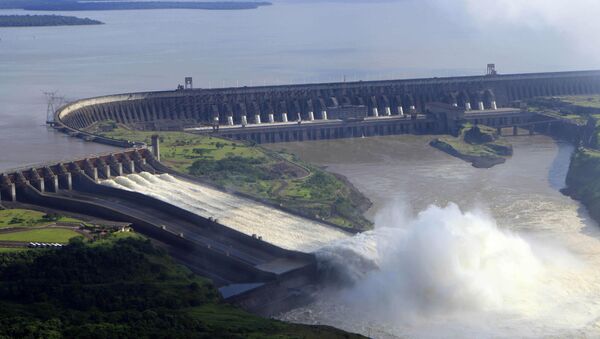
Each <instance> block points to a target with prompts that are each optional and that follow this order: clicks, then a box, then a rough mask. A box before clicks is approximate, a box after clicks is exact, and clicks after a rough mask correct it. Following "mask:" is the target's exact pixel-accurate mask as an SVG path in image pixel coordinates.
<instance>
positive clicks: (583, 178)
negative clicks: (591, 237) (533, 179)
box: [563, 147, 600, 222]
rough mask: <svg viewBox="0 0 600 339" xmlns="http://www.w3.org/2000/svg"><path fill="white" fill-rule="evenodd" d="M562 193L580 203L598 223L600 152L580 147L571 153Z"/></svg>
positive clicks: (599, 207)
mask: <svg viewBox="0 0 600 339" xmlns="http://www.w3.org/2000/svg"><path fill="white" fill-rule="evenodd" d="M563 193H565V194H567V195H569V196H570V197H572V198H573V199H576V200H579V201H581V202H582V203H583V205H584V206H585V207H586V208H587V210H588V212H589V213H590V216H591V217H592V218H593V219H594V220H596V221H597V222H600V151H597V150H592V149H589V148H583V147H581V148H579V149H577V150H576V151H575V152H574V153H573V156H572V157H571V164H570V165H569V173H568V174H567V188H565V189H563Z"/></svg>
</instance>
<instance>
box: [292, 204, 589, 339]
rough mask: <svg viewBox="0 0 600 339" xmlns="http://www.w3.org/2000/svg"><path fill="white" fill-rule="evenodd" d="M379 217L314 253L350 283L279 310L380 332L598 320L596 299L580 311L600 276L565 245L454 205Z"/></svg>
mask: <svg viewBox="0 0 600 339" xmlns="http://www.w3.org/2000/svg"><path fill="white" fill-rule="evenodd" d="M398 209H399V208H398V207H397V206H394V207H393V208H392V210H393V211H397V210H398ZM376 225H377V228H376V229H375V230H374V231H371V232H366V233H364V234H362V235H360V236H357V237H353V238H351V239H344V240H341V241H337V242H335V243H333V244H331V245H329V246H326V247H324V248H322V249H321V250H320V251H319V252H317V254H318V257H319V258H320V260H321V261H323V264H322V265H326V266H338V269H340V270H341V271H343V272H344V273H345V274H344V276H345V277H347V278H349V279H352V283H353V285H352V286H351V287H349V288H345V289H342V290H341V291H340V290H339V289H335V290H334V291H325V292H323V293H322V295H320V296H319V298H318V301H317V302H316V303H315V304H313V305H309V306H308V307H305V308H300V309H297V310H294V311H292V312H289V313H287V314H285V315H283V316H282V318H283V319H285V320H290V321H297V322H305V323H326V324H331V325H336V326H340V327H342V328H345V329H347V330H351V331H357V332H362V333H364V334H369V333H370V334H371V335H375V336H376V337H387V336H391V337H394V336H396V335H400V336H417V337H423V336H425V337H448V336H450V337H465V336H467V337H470V336H476V337H489V336H495V337H497V336H501V337H502V336H512V335H518V336H538V335H547V334H549V333H551V334H553V335H557V334H558V333H565V332H561V331H566V330H569V329H571V330H572V329H574V328H585V327H587V326H596V325H594V324H596V316H595V315H594V314H598V313H594V312H598V311H600V308H599V307H598V304H597V303H596V306H595V307H593V308H591V309H590V308H589V307H587V308H585V309H579V307H578V306H577V300H582V299H583V298H588V297H589V295H593V296H594V298H595V299H597V300H600V299H598V288H597V287H595V284H596V283H597V282H598V281H600V280H599V279H598V278H599V277H598V274H594V275H591V276H590V275H589V268H588V267H586V265H584V264H582V263H581V260H579V259H577V258H576V257H575V256H574V255H573V254H571V253H569V252H568V251H566V250H565V249H563V248H560V247H557V246H555V245H548V244H541V243H539V242H537V241H535V240H531V239H527V238H526V237H525V236H524V235H520V234H517V233H513V232H510V231H507V230H503V229H500V228H498V226H497V225H496V222H495V221H494V219H492V218H491V217H490V216H488V215H486V214H485V213H483V212H478V211H471V212H462V211H461V210H460V209H459V207H458V206H457V205H455V204H449V205H448V206H446V207H438V206H430V207H429V208H427V209H426V210H424V211H422V212H420V213H418V215H416V216H415V217H407V216H406V215H403V214H399V213H388V214H387V215H385V213H384V214H383V215H382V214H380V215H379V216H378V218H377V220H376ZM588 288H589V289H588ZM580 289H581V290H580ZM348 319H354V321H350V320H348ZM356 319H361V320H360V321H356ZM365 327H369V328H370V329H369V330H367V329H366V328H365ZM376 328H378V329H379V332H372V330H373V329H376ZM569 333H571V332H569Z"/></svg>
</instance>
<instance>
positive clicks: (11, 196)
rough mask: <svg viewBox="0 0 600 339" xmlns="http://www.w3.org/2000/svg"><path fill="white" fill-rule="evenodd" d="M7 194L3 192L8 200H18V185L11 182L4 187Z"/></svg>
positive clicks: (3, 195) (4, 198) (4, 197)
mask: <svg viewBox="0 0 600 339" xmlns="http://www.w3.org/2000/svg"><path fill="white" fill-rule="evenodd" d="M4 192H5V194H2V197H0V198H2V199H0V200H7V201H17V186H16V185H15V184H14V183H10V184H8V185H7V186H6V188H5V189H4Z"/></svg>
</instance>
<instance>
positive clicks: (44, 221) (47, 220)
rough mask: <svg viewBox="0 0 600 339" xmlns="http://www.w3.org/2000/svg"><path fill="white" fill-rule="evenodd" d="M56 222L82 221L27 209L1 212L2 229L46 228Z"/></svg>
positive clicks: (0, 227) (0, 223)
mask: <svg viewBox="0 0 600 339" xmlns="http://www.w3.org/2000/svg"><path fill="white" fill-rule="evenodd" d="M55 222H72V223H78V222H81V221H80V220H77V219H74V218H69V217H65V216H60V215H56V214H46V213H43V212H39V211H32V210H25V209H7V210H0V229H2V228H12V227H37V226H46V225H50V224H53V223H55Z"/></svg>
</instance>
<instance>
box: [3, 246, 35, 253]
mask: <svg viewBox="0 0 600 339" xmlns="http://www.w3.org/2000/svg"><path fill="white" fill-rule="evenodd" d="M27 250H28V248H23V247H0V253H15V252H23V251H27Z"/></svg>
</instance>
